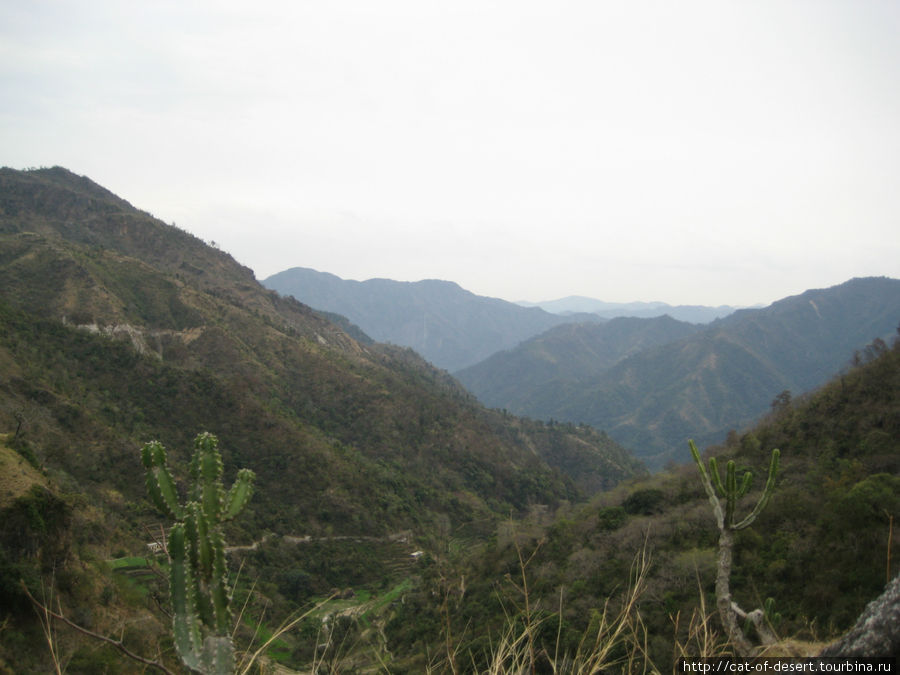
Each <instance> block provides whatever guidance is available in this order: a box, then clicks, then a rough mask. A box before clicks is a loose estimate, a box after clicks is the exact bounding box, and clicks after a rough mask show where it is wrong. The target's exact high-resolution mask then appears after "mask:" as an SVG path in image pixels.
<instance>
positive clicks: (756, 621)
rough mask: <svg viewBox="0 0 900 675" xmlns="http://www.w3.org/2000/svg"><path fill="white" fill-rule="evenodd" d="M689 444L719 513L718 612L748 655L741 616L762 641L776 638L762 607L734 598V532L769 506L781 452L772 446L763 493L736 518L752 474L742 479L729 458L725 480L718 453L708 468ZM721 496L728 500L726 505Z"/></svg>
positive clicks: (738, 646)
mask: <svg viewBox="0 0 900 675" xmlns="http://www.w3.org/2000/svg"><path fill="white" fill-rule="evenodd" d="M688 444H689V445H690V448H691V455H692V456H693V457H694V461H695V462H696V463H697V468H698V469H699V470H700V480H701V482H702V483H703V488H704V489H705V490H706V495H707V497H709V503H710V504H711V505H712V508H713V514H714V515H715V517H716V525H718V527H719V555H718V559H717V563H718V565H717V567H718V570H717V574H716V605H717V607H718V609H719V616H720V617H721V619H722V623H723V624H724V625H725V630H726V632H727V633H728V637H729V639H730V640H731V643H732V644H733V645H734V647H735V649H736V650H737V651H738V652H739V654H740V655H741V656H749V655H750V654H751V653H752V652H753V646H752V645H751V643H750V641H749V640H748V639H747V637H746V635H745V634H744V631H743V630H742V629H741V626H740V624H739V623H738V619H741V620H745V621H747V622H749V623H750V624H752V625H753V626H754V627H755V628H756V632H757V634H758V635H759V637H760V639H761V640H762V642H763V644H770V643H772V642H775V635H774V634H773V633H772V631H771V629H770V628H769V626H768V624H767V622H766V620H765V619H766V615H765V612H764V611H763V610H761V609H755V610H753V611H752V612H745V611H744V610H742V609H741V608H740V607H739V606H738V604H737V603H736V602H734V601H733V600H732V599H731V587H730V578H731V561H732V551H733V548H734V533H735V532H736V531H737V530H743V529H744V528H746V527H749V526H750V525H751V524H752V523H753V521H755V520H756V517H757V516H758V515H759V514H760V513H761V512H762V510H763V509H764V508H765V507H766V504H768V503H769V499H770V498H771V497H772V491H773V490H774V488H775V477H776V475H777V474H778V460H779V458H780V456H781V453H780V451H779V450H778V449H777V448H776V449H774V450H772V458H771V460H770V461H769V476H768V478H767V480H766V486H765V488H764V489H763V493H762V495H760V497H759V499H758V500H757V502H756V505H755V506H754V507H753V509H752V510H751V511H750V513H748V514H747V515H746V516H745V517H744V518H742V519H741V520H736V515H735V507H736V505H737V501H738V499H740V498H741V497H743V496H744V495H746V494H747V492H748V491H749V490H750V484H751V483H752V481H753V474H752V473H751V472H750V471H747V472H745V473H744V475H743V476H742V477H741V479H740V482H739V481H738V478H737V475H736V473H737V472H736V468H735V463H734V460H729V461H728V464H727V465H726V467H725V481H724V482H723V481H722V476H721V475H720V473H719V467H718V464H717V463H716V459H715V457H713V458H711V459H710V460H709V471H707V469H706V466H705V465H704V463H703V460H702V459H701V457H700V451H699V450H697V446H696V445H695V444H694V441H688ZM722 500H724V501H725V505H724V508H723V506H722ZM773 603H774V601H773Z"/></svg>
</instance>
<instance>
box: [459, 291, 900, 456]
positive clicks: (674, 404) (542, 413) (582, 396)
mask: <svg viewBox="0 0 900 675" xmlns="http://www.w3.org/2000/svg"><path fill="white" fill-rule="evenodd" d="M898 321H900V281H898V280H896V279H888V278H883V277H881V278H864V279H853V280H850V281H848V282H846V283H844V284H841V285H839V286H834V287H832V288H828V289H817V290H810V291H807V292H805V293H803V294H801V295H797V296H792V297H789V298H785V299H783V300H780V301H778V302H776V303H773V304H772V305H770V306H769V307H765V308H762V309H743V310H739V311H737V312H735V313H733V314H731V315H729V316H728V317H726V318H724V319H719V320H717V321H714V322H713V323H711V324H710V325H708V326H706V327H700V329H699V330H697V331H695V332H693V333H692V332H691V331H687V334H686V335H685V336H684V337H681V338H680V339H676V340H672V341H669V342H660V343H658V344H656V345H648V346H647V348H646V349H642V350H640V351H638V352H637V353H633V354H630V355H627V356H625V357H624V358H621V359H620V360H618V361H615V362H614V363H612V364H611V365H609V366H608V367H605V368H604V367H603V366H602V362H601V361H600V360H599V359H596V354H597V353H599V352H600V351H602V349H608V345H606V346H604V344H603V343H604V341H605V340H608V339H609V336H608V335H606V334H605V333H604V331H603V330H601V329H600V328H599V327H596V326H587V325H575V326H572V327H570V328H569V329H568V334H566V335H565V337H564V338H563V337H562V336H561V335H560V333H559V331H555V332H554V331H551V332H550V333H547V334H544V335H541V336H538V337H536V338H532V339H531V340H529V341H526V342H525V343H523V344H522V345H520V346H519V347H517V348H515V349H514V350H512V351H511V352H508V353H505V354H497V355H495V356H493V357H491V358H490V359H488V360H486V361H484V362H482V363H480V364H477V365H475V366H473V367H471V368H468V369H466V370H464V371H462V372H460V373H457V377H458V379H459V380H460V381H461V382H462V383H463V384H464V385H466V386H467V387H468V388H469V390H470V391H472V392H473V393H475V395H476V396H478V397H479V399H480V400H482V401H483V402H484V403H486V404H487V405H490V406H495V407H500V408H505V409H507V410H509V411H510V412H513V413H515V414H520V415H529V416H532V417H536V418H539V419H550V418H553V419H557V420H564V421H570V422H583V423H586V424H590V425H592V426H595V427H597V428H599V429H604V430H605V431H607V432H608V433H609V434H610V435H611V436H612V437H613V438H614V439H616V440H617V441H619V442H620V443H622V444H623V445H625V446H626V447H628V448H630V449H631V450H632V451H634V452H635V454H637V455H638V456H639V457H641V458H642V459H644V460H645V461H647V462H648V464H650V465H651V466H654V467H657V468H658V467H660V466H661V465H662V464H663V463H665V462H666V461H667V460H668V459H670V458H672V457H675V456H678V455H677V453H678V452H680V450H681V448H683V445H684V442H685V439H686V438H688V437H693V438H695V439H696V440H697V441H698V442H703V443H708V442H714V441H720V440H721V438H722V437H723V436H724V434H725V433H726V432H727V431H728V430H729V429H732V428H735V429H739V428H741V427H743V426H745V425H747V424H749V423H751V422H753V421H754V420H756V419H758V418H759V417H760V416H761V415H762V414H764V413H765V412H766V411H767V410H768V409H769V406H770V404H771V402H772V401H773V399H774V397H775V396H776V395H778V394H779V393H780V392H782V391H784V390H789V391H791V392H793V393H794V394H795V395H796V394H800V393H803V392H806V391H809V390H811V389H813V388H815V387H817V386H819V385H820V384H822V383H823V382H825V381H826V380H827V379H828V378H830V377H832V376H834V375H835V374H836V373H838V372H839V371H840V370H841V368H843V367H844V366H846V365H847V364H848V363H849V361H850V359H851V358H852V356H853V353H854V350H858V349H862V348H863V347H864V346H865V345H867V344H868V343H870V342H871V341H872V340H873V339H874V338H882V339H888V338H890V336H892V335H893V334H894V331H895V329H896V328H897V324H898ZM604 328H605V326H604ZM592 361H593V362H594V364H595V367H593V368H591V367H589V365H585V364H590V363H591V362H592ZM547 363H553V364H554V369H555V373H556V374H557V376H556V377H551V376H550V375H552V373H549V374H548V370H547ZM541 373H545V376H544V377H540V374H541ZM536 374H537V375H536Z"/></svg>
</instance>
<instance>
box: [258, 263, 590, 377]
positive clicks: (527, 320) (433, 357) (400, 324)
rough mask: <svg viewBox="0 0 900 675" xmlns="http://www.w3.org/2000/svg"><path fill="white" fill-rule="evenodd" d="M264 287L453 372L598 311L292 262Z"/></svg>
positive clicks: (443, 283) (449, 284) (446, 283)
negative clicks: (363, 277) (346, 275)
mask: <svg viewBox="0 0 900 675" xmlns="http://www.w3.org/2000/svg"><path fill="white" fill-rule="evenodd" d="M262 283H263V285H264V286H266V287H267V288H271V289H272V290H275V291H278V292H279V293H281V294H282V295H290V296H293V297H294V298H296V299H297V300H299V301H300V302H302V303H304V304H306V305H309V306H310V307H315V308H316V309H320V310H323V311H327V312H334V313H335V314H339V315H342V316H345V317H347V319H349V321H350V322H351V323H353V324H355V325H357V326H359V327H360V328H361V329H362V330H363V331H364V332H365V333H366V334H367V335H369V336H371V337H372V339H374V340H376V341H378V342H389V343H391V344H396V345H402V346H405V347H411V348H412V349H414V350H415V351H416V352H418V353H419V354H421V355H422V356H423V357H425V358H426V359H427V360H428V361H430V362H431V363H433V364H434V365H435V366H437V367H438V368H444V369H446V370H448V371H450V372H453V371H455V370H459V369H461V368H465V367H466V366H470V365H473V364H475V363H478V362H479V361H481V360H483V359H486V358H487V357H488V356H490V355H491V354H493V353H495V352H497V351H500V350H502V349H509V348H511V347H515V346H516V345H517V344H519V343H520V342H521V341H522V340H525V339H527V338H529V337H531V336H533V335H537V334H538V333H542V332H544V331H545V330H547V329H548V328H551V327H552V326H556V325H559V324H562V323H567V322H569V321H573V320H576V321H579V320H580V321H601V318H600V317H599V316H595V315H592V314H577V315H575V316H571V315H567V316H560V315H557V314H552V313H550V312H546V311H544V310H542V309H540V308H537V307H531V308H525V307H521V306H520V305H518V304H516V303H512V302H507V301H505V300H500V299H498V298H488V297H484V296H480V295H475V294H474V293H471V292H470V291H467V290H465V289H463V288H461V287H460V286H459V285H458V284H456V283H454V282H452V281H440V280H437V279H427V280H424V281H416V282H405V281H393V280H391V279H369V280H368V281H352V280H346V279H341V278H340V277H337V276H335V275H333V274H329V273H327V272H318V271H316V270H312V269H308V268H304V267H293V268H291V269H289V270H285V271H283V272H279V273H278V274H273V275H272V276H270V277H268V278H266V279H264V280H263V281H262Z"/></svg>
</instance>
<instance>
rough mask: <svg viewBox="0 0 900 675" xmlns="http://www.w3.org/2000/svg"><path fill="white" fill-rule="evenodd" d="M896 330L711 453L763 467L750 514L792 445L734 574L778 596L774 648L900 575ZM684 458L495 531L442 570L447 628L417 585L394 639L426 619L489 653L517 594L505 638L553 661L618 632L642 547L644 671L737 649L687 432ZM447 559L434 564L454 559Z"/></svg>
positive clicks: (638, 624) (747, 600) (811, 633)
mask: <svg viewBox="0 0 900 675" xmlns="http://www.w3.org/2000/svg"><path fill="white" fill-rule="evenodd" d="M891 342H893V344H894V346H893V348H889V347H888V343H885V342H884V341H882V340H876V341H874V342H873V343H872V344H871V345H869V347H868V348H867V349H865V350H862V351H861V352H860V354H859V358H858V359H857V364H858V365H857V366H855V367H854V368H853V369H851V370H849V371H848V372H846V373H845V374H843V375H841V376H839V377H837V378H835V379H833V380H831V381H830V382H828V383H827V384H826V385H825V386H823V387H822V388H821V389H819V390H818V391H816V392H814V393H812V394H810V395H808V396H804V397H801V398H799V399H797V400H794V401H793V402H789V401H786V400H783V401H781V402H780V405H779V406H777V407H776V408H775V409H773V410H772V411H771V413H770V414H769V415H768V416H767V417H766V419H765V420H763V421H762V422H761V423H760V424H759V425H757V426H755V427H754V428H752V429H750V430H747V431H746V432H745V433H742V434H737V433H731V434H730V435H729V436H728V437H727V439H723V440H724V442H723V443H721V444H717V445H713V446H710V447H709V448H708V449H707V450H706V452H705V453H704V454H705V457H706V458H709V457H717V458H718V460H719V462H718V465H719V466H720V467H722V470H723V471H724V468H725V464H726V461H727V460H734V461H735V463H736V467H737V473H738V475H739V476H740V475H742V474H743V473H744V472H745V471H748V470H749V471H751V472H753V475H754V481H753V488H752V489H751V491H750V493H749V494H748V495H747V496H746V497H745V498H744V499H742V500H739V501H738V506H737V509H738V511H737V513H738V514H739V517H743V515H745V514H747V513H748V512H749V510H750V509H751V508H752V505H753V504H754V503H755V501H756V499H757V497H758V495H759V494H760V491H761V489H762V487H763V484H764V482H765V475H766V470H767V467H768V464H769V458H770V456H771V452H772V449H773V448H779V449H780V450H781V467H780V470H779V472H778V474H777V478H776V482H775V488H774V491H773V496H772V498H771V500H770V501H769V503H768V505H767V506H766V507H765V508H764V510H763V511H762V512H761V514H760V516H759V517H758V519H757V520H756V521H755V522H754V523H753V524H752V525H751V526H750V527H749V528H747V529H745V530H741V531H740V532H738V537H737V539H736V543H735V560H734V567H733V570H732V574H731V589H732V593H733V595H734V599H735V600H736V601H737V602H738V603H739V604H740V605H741V606H743V607H745V608H756V607H766V608H767V609H766V617H767V621H769V622H770V623H771V625H772V627H773V628H774V629H775V632H776V634H777V636H778V637H779V639H780V640H781V641H782V643H781V644H779V645H777V647H773V648H771V650H770V652H769V653H772V654H775V655H779V654H780V655H802V654H806V655H809V654H816V653H818V651H819V650H820V649H821V648H822V646H823V644H825V643H827V642H829V641H830V640H831V639H833V638H834V636H836V635H838V634H840V633H841V632H842V631H845V630H847V629H848V628H849V627H850V626H851V625H852V624H853V622H854V620H855V618H856V617H857V616H858V614H859V613H860V611H861V610H862V609H863V607H864V606H865V605H866V603H867V602H869V601H870V600H872V599H873V598H875V597H876V596H878V595H879V594H880V593H881V591H882V590H883V589H884V587H885V585H886V584H887V582H888V580H890V579H891V578H893V577H894V576H895V575H896V574H897V573H898V562H897V561H898V559H900V558H898V554H900V541H898V537H897V536H896V531H895V529H896V520H897V517H898V515H900V340H897V341H894V340H892V341H891ZM680 460H681V461H682V462H684V464H682V465H680V466H678V467H675V468H671V469H670V470H668V471H664V472H661V473H658V474H655V475H654V476H652V477H650V478H644V479H640V480H635V481H629V482H628V483H627V484H625V485H622V486H619V487H618V488H616V489H614V490H612V491H609V492H606V493H603V494H601V495H599V496H597V497H596V498H595V499H594V500H593V501H592V503H591V504H590V505H588V506H584V507H576V508H573V509H562V510H560V511H559V512H558V513H557V517H556V518H555V520H553V521H551V522H547V521H543V522H542V521H541V520H540V519H539V518H532V519H526V520H524V521H520V522H517V523H510V524H509V527H508V528H507V529H505V530H504V529H500V530H498V536H497V538H496V540H495V541H494V542H493V543H492V544H491V545H488V546H486V547H485V548H484V550H483V551H482V552H481V553H480V554H479V555H477V556H473V557H471V558H469V559H468V560H467V561H466V563H467V564H465V565H463V566H462V569H457V571H456V574H457V576H456V577H453V578H450V579H443V581H442V586H441V587H442V588H443V589H444V591H445V592H446V593H447V594H448V595H449V597H450V598H451V602H452V603H454V604H455V605H458V608H459V609H458V611H457V612H455V613H454V614H453V615H452V621H451V624H450V626H449V627H448V628H446V627H445V628H442V626H443V622H442V619H441V616H440V613H439V608H436V607H435V606H434V604H433V603H429V602H428V599H427V597H426V596H424V595H417V596H410V598H409V599H408V601H407V602H406V603H405V604H404V605H403V607H402V609H401V612H400V615H399V616H398V617H397V618H396V620H395V622H394V623H393V624H392V626H393V628H394V629H395V630H396V631H397V633H396V635H397V637H396V640H397V646H398V647H399V645H401V644H406V643H408V642H409V641H412V640H422V641H424V640H426V637H425V634H426V633H427V630H429V629H430V630H431V631H433V635H432V639H436V638H435V636H436V635H439V634H440V632H441V631H442V630H444V631H446V630H449V631H451V632H452V633H453V635H455V636H456V637H457V639H458V640H459V641H460V642H462V643H463V644H464V647H462V648H461V649H460V652H461V653H466V654H468V653H474V654H479V655H484V654H486V655H488V659H489V660H490V658H491V656H492V655H496V645H497V643H498V641H499V638H496V637H495V638H494V640H493V641H492V640H491V638H490V637H488V636H491V635H493V636H500V635H502V634H503V629H504V626H508V623H507V622H508V613H509V612H511V611H512V612H515V611H516V608H518V610H519V612H520V613H519V614H516V618H517V620H518V621H520V622H521V623H519V624H517V626H518V632H514V633H513V634H512V636H511V637H510V638H509V639H510V640H511V639H512V638H514V637H518V638H520V639H521V640H522V642H523V643H525V642H526V640H527V638H528V637H529V635H528V633H527V632H526V629H525V627H524V626H525V625H530V630H531V631H533V635H532V636H531V637H532V638H533V640H534V641H535V643H536V644H537V647H536V649H535V651H536V653H537V654H538V655H539V656H538V659H539V660H542V661H543V662H544V663H546V662H548V661H550V660H552V659H553V658H554V656H556V657H557V662H558V661H559V657H558V654H563V653H567V654H575V653H576V652H577V651H578V649H579V645H582V646H583V644H584V643H583V641H584V640H587V643H588V645H591V644H593V642H592V641H593V640H594V639H595V637H598V638H602V639H603V640H610V639H611V638H610V634H606V635H605V636H604V635H598V634H597V631H598V628H599V627H600V626H601V625H602V624H601V621H600V617H601V614H600V611H601V610H602V609H603V608H606V609H607V610H608V612H609V615H608V617H607V618H609V619H610V622H612V619H613V618H614V617H615V616H616V615H617V612H619V611H620V610H622V609H623V605H622V603H623V602H624V601H625V600H626V599H627V597H628V591H629V589H630V588H631V586H630V585H629V583H630V582H631V583H634V582H635V576H634V575H635V574H636V572H637V571H638V568H636V567H635V562H636V560H637V561H638V562H640V561H641V560H643V561H644V562H645V563H646V567H645V568H644V576H643V578H642V580H641V583H640V585H639V588H638V591H639V592H638V593H637V596H638V597H637V600H636V601H635V604H634V606H632V607H630V608H628V609H629V611H630V614H629V616H630V619H629V622H628V625H627V626H626V627H625V629H624V633H625V635H624V637H622V638H621V644H620V645H619V648H620V649H621V650H622V651H619V652H618V654H619V656H620V657H623V655H625V654H630V655H631V656H632V657H634V658H636V660H637V664H638V672H645V671H642V670H641V666H642V664H643V665H646V663H645V658H646V657H649V660H650V661H651V662H652V663H653V665H654V667H656V668H659V669H660V671H661V672H671V668H672V663H673V659H674V658H677V656H678V655H681V654H684V655H694V656H696V655H701V654H702V655H707V656H713V655H720V654H727V653H733V651H732V650H733V648H732V646H730V645H729V644H728V643H727V640H726V639H725V638H724V635H723V633H724V631H723V629H722V625H721V623H720V622H719V618H718V615H717V612H716V609H715V606H716V602H715V589H714V586H715V578H716V569H717V540H718V531H717V529H716V524H715V518H714V515H713V512H712V510H711V508H710V504H709V500H708V498H707V495H706V493H705V492H704V489H703V487H702V484H701V482H700V477H699V473H698V468H697V466H696V465H695V464H693V463H692V462H691V458H690V453H689V452H688V446H687V443H685V444H684V446H683V448H682V452H681V456H680ZM723 475H724V474H723ZM642 552H643V553H642ZM437 568H438V570H439V571H436V572H435V575H436V577H438V578H441V575H442V574H446V573H447V572H446V570H443V569H441V568H440V565H438V566H437ZM463 578H464V579H465V589H464V591H460V589H459V586H458V585H457V584H458V583H459V582H461V581H462V579H463ZM525 590H527V591H528V596H527V597H528V613H529V615H530V623H529V622H527V621H526V616H525V615H524V610H523V609H522V608H523V607H524V606H525V598H526V596H525V594H524V591H525ZM769 599H771V600H769ZM607 603H608V604H607ZM412 617H416V620H415V621H412ZM485 626H488V627H489V629H486V628H485ZM492 646H493V648H494V649H492V648H491V647H492ZM520 647H521V650H522V652H525V651H527V649H526V647H525V646H523V645H520Z"/></svg>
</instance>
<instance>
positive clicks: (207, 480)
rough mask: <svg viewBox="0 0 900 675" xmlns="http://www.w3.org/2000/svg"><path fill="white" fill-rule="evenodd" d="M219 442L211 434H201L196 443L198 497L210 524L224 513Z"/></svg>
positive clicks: (195, 469)
mask: <svg viewBox="0 0 900 675" xmlns="http://www.w3.org/2000/svg"><path fill="white" fill-rule="evenodd" d="M218 444H219V442H218V440H217V439H216V437H215V436H213V435H212V434H209V433H205V434H200V435H199V436H197V438H196V440H195V441H194V446H195V455H194V456H195V457H196V458H197V460H196V462H195V463H194V467H193V468H194V471H195V473H196V475H195V479H196V480H197V489H198V491H199V494H198V495H197V496H196V498H197V499H199V500H200V503H201V504H202V506H203V513H204V514H206V517H207V519H209V521H210V522H214V521H218V519H219V516H220V514H221V511H222V501H223V499H224V490H223V488H222V455H221V454H220V453H219V449H218Z"/></svg>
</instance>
